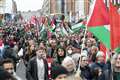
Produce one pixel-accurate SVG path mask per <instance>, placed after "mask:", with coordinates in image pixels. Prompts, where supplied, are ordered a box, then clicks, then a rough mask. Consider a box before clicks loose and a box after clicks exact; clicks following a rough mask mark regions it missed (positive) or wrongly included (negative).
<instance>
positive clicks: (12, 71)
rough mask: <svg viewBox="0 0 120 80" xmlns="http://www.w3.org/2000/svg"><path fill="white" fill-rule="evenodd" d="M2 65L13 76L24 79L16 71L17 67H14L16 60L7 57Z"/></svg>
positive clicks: (19, 79)
mask: <svg viewBox="0 0 120 80" xmlns="http://www.w3.org/2000/svg"><path fill="white" fill-rule="evenodd" d="M2 66H3V68H4V69H5V70H6V71H7V72H8V73H10V74H11V75H12V76H13V77H15V78H16V79H17V80H22V79H21V78H20V77H18V76H17V75H16V73H15V69H14V62H13V61H12V59H5V60H3V62H2Z"/></svg>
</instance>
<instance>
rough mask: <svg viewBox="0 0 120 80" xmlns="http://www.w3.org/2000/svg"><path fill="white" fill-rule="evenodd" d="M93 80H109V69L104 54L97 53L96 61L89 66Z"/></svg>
mask: <svg viewBox="0 0 120 80" xmlns="http://www.w3.org/2000/svg"><path fill="white" fill-rule="evenodd" d="M90 68H91V71H92V73H93V74H92V75H93V78H94V80H110V72H109V71H110V69H109V66H108V64H107V63H105V53H104V52H102V51H98V52H97V54H96V61H95V62H94V63H92V64H91V65H90Z"/></svg>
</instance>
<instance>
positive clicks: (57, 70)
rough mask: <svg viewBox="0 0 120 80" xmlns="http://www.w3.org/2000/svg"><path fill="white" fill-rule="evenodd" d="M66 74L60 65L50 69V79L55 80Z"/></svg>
mask: <svg viewBox="0 0 120 80" xmlns="http://www.w3.org/2000/svg"><path fill="white" fill-rule="evenodd" d="M62 74H68V71H67V70H66V69H65V68H64V67H63V66H61V65H53V66H52V69H51V75H52V76H51V77H52V79H56V78H57V77H58V76H59V75H62Z"/></svg>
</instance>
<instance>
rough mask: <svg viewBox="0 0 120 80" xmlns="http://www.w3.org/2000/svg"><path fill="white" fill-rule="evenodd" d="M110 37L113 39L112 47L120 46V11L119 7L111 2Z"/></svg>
mask: <svg viewBox="0 0 120 80" xmlns="http://www.w3.org/2000/svg"><path fill="white" fill-rule="evenodd" d="M109 14H110V27H111V29H110V35H111V36H110V37H111V38H110V39H111V49H112V50H114V49H116V48H118V47H120V34H119V32H120V13H119V12H118V7H117V6H114V5H113V4H112V3H111V2H110V10H109Z"/></svg>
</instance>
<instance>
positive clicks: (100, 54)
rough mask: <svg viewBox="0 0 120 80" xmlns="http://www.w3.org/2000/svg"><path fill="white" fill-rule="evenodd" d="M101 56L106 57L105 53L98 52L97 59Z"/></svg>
mask: <svg viewBox="0 0 120 80" xmlns="http://www.w3.org/2000/svg"><path fill="white" fill-rule="evenodd" d="M100 56H102V57H104V56H105V54H104V52H102V51H98V52H97V54H96V57H100Z"/></svg>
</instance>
